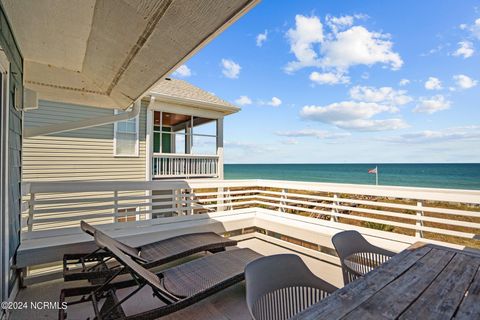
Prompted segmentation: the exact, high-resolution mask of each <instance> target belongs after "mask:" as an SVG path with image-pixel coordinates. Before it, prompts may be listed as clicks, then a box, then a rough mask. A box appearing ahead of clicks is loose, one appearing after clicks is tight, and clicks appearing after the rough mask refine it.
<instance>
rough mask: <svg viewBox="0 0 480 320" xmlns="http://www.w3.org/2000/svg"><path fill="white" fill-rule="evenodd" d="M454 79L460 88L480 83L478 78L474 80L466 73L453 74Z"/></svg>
mask: <svg viewBox="0 0 480 320" xmlns="http://www.w3.org/2000/svg"><path fill="white" fill-rule="evenodd" d="M453 80H455V83H456V85H457V86H458V88H460V89H470V88H473V87H475V86H476V85H477V83H478V81H477V80H473V79H472V78H470V77H468V76H466V75H464V74H457V75H455V76H453Z"/></svg>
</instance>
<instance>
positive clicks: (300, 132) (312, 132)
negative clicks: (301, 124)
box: [275, 129, 351, 139]
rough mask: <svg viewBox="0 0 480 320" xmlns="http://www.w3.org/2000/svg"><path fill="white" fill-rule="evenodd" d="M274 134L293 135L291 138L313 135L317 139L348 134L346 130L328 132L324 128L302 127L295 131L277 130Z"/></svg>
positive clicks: (334, 137)
mask: <svg viewBox="0 0 480 320" xmlns="http://www.w3.org/2000/svg"><path fill="white" fill-rule="evenodd" d="M275 134H276V135H279V136H282V137H293V138H302V137H315V138H318V139H339V138H345V137H348V136H350V135H351V134H350V133H348V132H330V131H324V130H316V129H303V130H296V131H277V132H276V133H275Z"/></svg>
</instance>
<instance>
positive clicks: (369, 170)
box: [368, 167, 378, 186]
mask: <svg viewBox="0 0 480 320" xmlns="http://www.w3.org/2000/svg"><path fill="white" fill-rule="evenodd" d="M368 173H371V174H374V175H375V184H376V185H377V186H378V167H375V168H373V169H368Z"/></svg>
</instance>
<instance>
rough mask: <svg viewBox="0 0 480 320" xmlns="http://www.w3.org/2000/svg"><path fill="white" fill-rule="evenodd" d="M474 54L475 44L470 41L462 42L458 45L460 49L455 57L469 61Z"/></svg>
mask: <svg viewBox="0 0 480 320" xmlns="http://www.w3.org/2000/svg"><path fill="white" fill-rule="evenodd" d="M474 52H475V50H474V49H473V43H471V42H470V41H460V42H459V43H458V49H457V50H456V51H455V52H454V53H453V55H454V56H456V57H463V58H464V59H467V58H470V57H471V56H473V54H474Z"/></svg>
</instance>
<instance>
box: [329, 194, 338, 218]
mask: <svg viewBox="0 0 480 320" xmlns="http://www.w3.org/2000/svg"><path fill="white" fill-rule="evenodd" d="M337 199H338V196H337V194H334V195H333V202H332V204H333V208H332V213H338V209H337V206H338V205H339V204H340V203H339V202H338V201H337ZM330 221H332V222H338V217H337V216H335V215H331V216H330Z"/></svg>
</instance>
